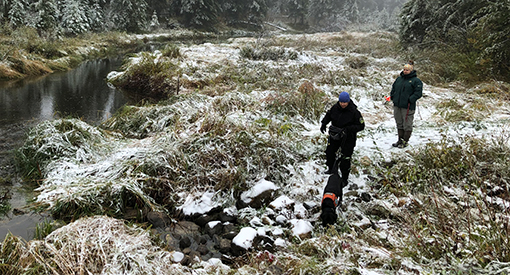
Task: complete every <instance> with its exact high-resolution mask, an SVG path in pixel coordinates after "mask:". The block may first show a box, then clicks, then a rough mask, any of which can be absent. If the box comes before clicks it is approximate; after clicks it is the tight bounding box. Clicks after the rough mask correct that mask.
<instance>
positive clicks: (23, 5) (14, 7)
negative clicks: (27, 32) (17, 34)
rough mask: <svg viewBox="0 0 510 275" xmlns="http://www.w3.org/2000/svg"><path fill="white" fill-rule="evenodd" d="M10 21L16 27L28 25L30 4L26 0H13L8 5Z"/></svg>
mask: <svg viewBox="0 0 510 275" xmlns="http://www.w3.org/2000/svg"><path fill="white" fill-rule="evenodd" d="M7 8H8V11H7V17H8V22H9V23H10V24H11V25H12V26H13V27H15V28H17V27H21V26H23V25H26V23H27V14H28V11H29V5H28V3H27V2H26V1H25V0H17V1H12V2H11V5H10V6H7Z"/></svg>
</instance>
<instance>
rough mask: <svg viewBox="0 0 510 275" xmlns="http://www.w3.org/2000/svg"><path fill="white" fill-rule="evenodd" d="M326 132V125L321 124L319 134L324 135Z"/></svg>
mask: <svg viewBox="0 0 510 275" xmlns="http://www.w3.org/2000/svg"><path fill="white" fill-rule="evenodd" d="M325 132H326V124H322V126H321V133H323V134H324V133H325Z"/></svg>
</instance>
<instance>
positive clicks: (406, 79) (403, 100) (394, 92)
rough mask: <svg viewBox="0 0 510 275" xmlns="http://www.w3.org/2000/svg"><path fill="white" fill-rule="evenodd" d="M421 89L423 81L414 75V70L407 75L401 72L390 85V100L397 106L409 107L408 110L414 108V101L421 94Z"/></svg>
mask: <svg viewBox="0 0 510 275" xmlns="http://www.w3.org/2000/svg"><path fill="white" fill-rule="evenodd" d="M422 90H423V83H422V82H421V80H420V79H419V78H418V77H417V76H416V71H412V72H410V73H409V74H408V75H405V74H404V73H403V72H401V73H400V76H399V77H398V78H397V79H396V80H395V82H393V86H392V87H391V94H390V95H391V101H393V105H394V106H397V107H399V108H406V109H407V107H409V110H415V109H416V101H417V100H418V99H419V98H420V97H421V96H422Z"/></svg>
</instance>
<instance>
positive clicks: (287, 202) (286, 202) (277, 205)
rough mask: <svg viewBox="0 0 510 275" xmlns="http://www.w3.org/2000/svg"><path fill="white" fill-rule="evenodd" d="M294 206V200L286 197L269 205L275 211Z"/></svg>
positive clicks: (279, 198) (281, 197)
mask: <svg viewBox="0 0 510 275" xmlns="http://www.w3.org/2000/svg"><path fill="white" fill-rule="evenodd" d="M292 206H294V200H292V199H291V198H289V197H287V196H285V195H282V196H280V197H278V198H277V199H276V200H274V201H272V202H271V203H270V204H269V207H271V208H272V209H275V210H280V209H283V208H289V209H290V208H292Z"/></svg>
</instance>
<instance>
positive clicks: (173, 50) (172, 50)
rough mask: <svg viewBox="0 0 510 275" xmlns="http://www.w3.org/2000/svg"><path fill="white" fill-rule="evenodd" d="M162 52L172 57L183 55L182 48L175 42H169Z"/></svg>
mask: <svg viewBox="0 0 510 275" xmlns="http://www.w3.org/2000/svg"><path fill="white" fill-rule="evenodd" d="M161 54H162V55H163V56H166V57H170V58H179V57H181V56H182V55H181V50H180V49H179V47H177V45H175V44H167V45H166V46H165V47H164V48H163V50H161Z"/></svg>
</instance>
